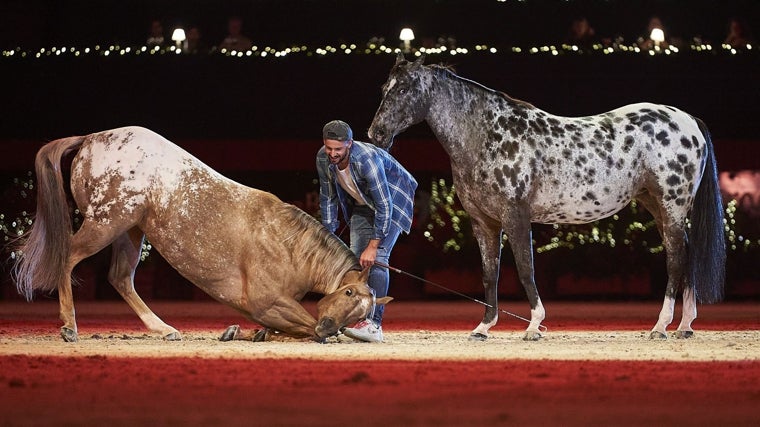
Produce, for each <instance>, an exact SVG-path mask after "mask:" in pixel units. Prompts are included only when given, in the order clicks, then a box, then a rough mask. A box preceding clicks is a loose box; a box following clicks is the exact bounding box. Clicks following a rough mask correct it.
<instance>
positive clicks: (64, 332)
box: [61, 326, 79, 342]
mask: <svg viewBox="0 0 760 427" xmlns="http://www.w3.org/2000/svg"><path fill="white" fill-rule="evenodd" d="M61 338H63V340H64V341H66V342H77V341H79V337H78V336H77V332H76V331H75V330H73V329H71V328H67V327H65V326H64V327H62V328H61Z"/></svg>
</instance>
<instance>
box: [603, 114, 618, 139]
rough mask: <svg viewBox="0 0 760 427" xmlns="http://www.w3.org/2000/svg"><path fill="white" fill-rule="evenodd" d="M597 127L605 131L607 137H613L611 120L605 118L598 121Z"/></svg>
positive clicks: (613, 127)
mask: <svg viewBox="0 0 760 427" xmlns="http://www.w3.org/2000/svg"><path fill="white" fill-rule="evenodd" d="M599 127H600V128H602V130H603V131H604V132H605V133H607V138H610V139H615V134H616V132H615V125H614V124H613V123H612V120H610V119H609V118H605V119H604V120H602V121H601V122H600V123H599Z"/></svg>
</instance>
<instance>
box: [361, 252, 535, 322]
mask: <svg viewBox="0 0 760 427" xmlns="http://www.w3.org/2000/svg"><path fill="white" fill-rule="evenodd" d="M375 265H376V266H378V267H382V268H385V269H387V270H389V271H393V272H395V273H398V274H403V275H406V276H409V277H411V278H413V279H417V280H420V281H422V282H425V283H427V284H430V285H433V286H436V287H438V288H441V289H443V290H444V291H447V292H450V293H452V294H454V295H459V296H460V297H462V298H465V299H468V300H470V301H474V302H476V303H478V304H482V305H484V306H486V307H489V308H493V309H496V310H498V311H499V312H501V313H504V314H506V315H509V316H512V317H514V318H517V319H520V320H523V321H525V322H528V323H530V320H529V319H526V318H524V317H522V316H519V315H517V314H514V313H510V312H508V311H507V310H502V309H500V308H498V307H494V306H493V305H491V304H489V303H487V302H484V301H481V300H479V299H476V298H473V297H471V296H469V295H465V294H463V293H461V292H458V291H455V290H453V289H450V288H447V287H445V286H443V285H439V284H438V283H435V282H431V281H430V280H427V279H424V278H422V277H420V276H415V275H414V274H411V273H407V272H406V271H403V270H400V269H398V268H396V267H392V266H390V265H388V264H383V263H382V262H377V261H375ZM538 329H539V330H540V331H541V332H546V331H548V330H549V328H547V327H546V326H544V325H538Z"/></svg>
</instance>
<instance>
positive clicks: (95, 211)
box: [14, 127, 386, 341]
mask: <svg viewBox="0 0 760 427" xmlns="http://www.w3.org/2000/svg"><path fill="white" fill-rule="evenodd" d="M76 150H78V152H77V154H76V156H75V157H74V159H73V161H72V163H71V182H70V186H71V193H72V196H73V198H74V201H75V202H76V205H77V207H78V208H79V211H80V212H81V214H82V215H83V217H84V220H83V222H82V225H81V227H80V228H79V230H77V232H76V233H72V226H71V217H70V213H69V207H68V203H67V199H66V197H67V196H66V193H65V191H64V182H63V178H62V174H61V158H62V157H63V156H64V155H66V154H67V153H69V152H73V151H76ZM35 168H36V173H37V180H38V187H37V216H36V219H35V221H34V224H33V226H32V229H31V231H30V232H29V234H28V235H27V237H26V238H25V240H24V241H23V245H22V247H21V255H20V258H18V260H17V262H16V264H15V266H14V275H15V278H16V286H17V288H18V290H19V292H20V293H21V294H23V295H24V296H26V298H27V299H28V300H31V298H32V296H33V294H34V291H36V290H41V291H52V290H54V289H56V288H57V290H58V298H59V303H60V317H61V320H62V321H63V327H62V328H61V335H62V337H63V339H64V340H65V341H76V340H77V325H76V319H75V316H74V302H73V297H72V292H71V272H72V269H73V268H74V266H76V265H77V264H78V263H79V262H80V261H81V260H83V259H85V258H87V257H89V256H91V255H93V254H95V253H97V252H98V251H100V250H101V249H103V248H104V247H106V246H107V245H109V244H111V245H112V249H113V251H112V259H111V267H110V271H109V273H108V280H109V281H110V282H111V285H113V287H114V288H115V289H116V290H117V291H118V292H119V294H120V295H121V296H122V298H124V300H125V301H126V302H127V303H128V304H129V306H130V307H131V308H132V310H134V311H135V313H136V314H137V315H138V316H139V317H140V319H141V320H142V321H143V323H144V324H145V326H146V327H147V328H148V329H150V330H151V331H154V332H157V333H159V334H162V336H163V337H164V338H165V339H167V340H179V339H181V336H180V334H179V332H178V331H177V330H176V329H174V328H173V327H171V326H169V325H167V324H166V323H164V322H163V321H162V320H161V319H159V318H158V316H156V315H155V314H154V313H153V312H152V311H151V310H150V309H149V308H148V306H147V305H146V304H145V303H144V302H143V300H142V299H141V298H140V296H139V295H137V293H136V292H135V289H134V273H135V268H136V267H137V264H138V262H139V260H140V252H141V247H142V243H143V239H144V237H145V236H147V237H148V239H149V240H150V242H151V244H152V245H153V246H154V247H155V248H156V249H157V250H158V252H159V253H161V255H162V256H163V257H164V258H165V259H166V260H167V261H168V262H169V264H170V265H171V266H172V267H174V268H175V269H176V270H177V271H178V272H179V273H180V274H182V275H183V276H184V277H185V278H187V279H188V280H190V281H191V282H193V283H194V284H195V285H196V286H198V287H199V288H200V289H202V290H203V291H205V292H206V293H208V294H209V295H210V296H211V297H213V298H214V299H216V300H218V301H220V302H222V303H224V304H227V305H229V306H231V307H233V308H235V309H236V310H237V311H239V312H241V313H242V314H243V315H244V316H246V317H248V318H249V319H250V320H253V321H254V322H257V323H259V324H261V325H262V326H264V327H265V328H271V329H273V330H276V331H280V332H283V333H285V334H288V335H291V336H294V337H303V338H307V337H308V338H313V339H315V340H322V339H324V338H325V337H328V336H331V335H334V334H336V333H337V332H338V331H339V330H340V329H341V328H342V327H344V326H346V325H348V324H352V323H354V322H356V321H358V320H359V319H362V318H365V317H366V316H367V314H368V313H369V312H370V310H371V309H372V307H374V303H375V301H374V295H373V294H372V293H371V289H370V288H369V286H367V275H368V271H363V272H362V271H360V270H361V268H360V266H359V263H358V260H357V259H356V257H355V256H354V255H353V253H352V252H351V251H350V250H349V249H348V248H347V247H346V245H345V244H343V242H342V241H340V240H339V239H338V238H337V237H336V236H335V235H333V234H332V233H330V232H328V231H327V230H326V229H325V228H324V227H322V225H321V224H320V223H319V222H318V221H317V220H316V219H314V218H313V217H311V216H310V215H308V214H307V213H305V212H303V211H302V210H300V209H298V208H296V207H295V206H293V205H290V204H287V203H283V202H282V201H280V200H279V199H278V198H277V197H275V196H274V195H272V194H270V193H267V192H264V191H260V190H256V189H253V188H249V187H245V186H243V185H241V184H238V183H236V182H234V181H232V180H230V179H227V178H225V177H223V176H222V175H220V174H219V173H217V172H216V171H214V170H212V169H211V168H209V167H208V166H206V165H205V164H203V163H202V162H201V161H200V160H198V159H196V158H195V157H193V156H192V155H190V154H189V153H187V152H186V151H184V150H182V149H181V148H180V147H178V146H176V145H175V144H173V143H171V142H170V141H167V140H166V139H164V138H163V137H161V136H160V135H158V134H156V133H154V132H152V131H150V130H148V129H144V128H140V127H125V128H120V129H113V130H109V131H104V132H100V133H94V134H91V135H87V136H77V137H71V138H64V139H59V140H56V141H53V142H50V143H48V144H47V145H45V146H43V147H42V148H41V149H40V150H39V152H38V153H37V158H36V161H35ZM307 292H316V293H320V294H324V295H326V296H325V297H324V298H323V299H322V300H321V301H320V302H319V303H318V307H317V310H318V317H319V321H317V320H315V319H314V317H313V316H312V315H311V314H309V312H308V311H306V310H305V309H304V308H303V306H301V304H299V301H300V300H301V299H302V298H303V297H304V295H305V294H306V293H307ZM385 301H386V300H382V301H378V303H384V302H385ZM228 334H229V330H228ZM231 338H233V336H227V339H231Z"/></svg>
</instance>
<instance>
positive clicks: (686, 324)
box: [676, 286, 697, 338]
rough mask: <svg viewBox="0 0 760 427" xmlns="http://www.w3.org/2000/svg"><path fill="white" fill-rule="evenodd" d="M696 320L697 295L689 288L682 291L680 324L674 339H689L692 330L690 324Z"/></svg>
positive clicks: (692, 333)
mask: <svg viewBox="0 0 760 427" xmlns="http://www.w3.org/2000/svg"><path fill="white" fill-rule="evenodd" d="M696 318H697V295H696V293H694V288H693V287H691V286H689V287H686V288H685V289H684V290H683V311H682V313H681V323H680V324H679V325H678V329H677V330H676V338H691V337H692V336H693V335H694V330H693V329H691V322H693V321H694V319H696Z"/></svg>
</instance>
